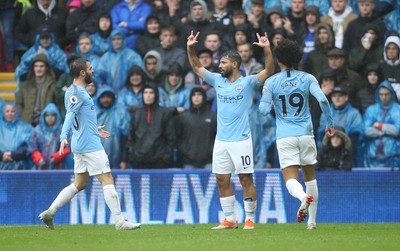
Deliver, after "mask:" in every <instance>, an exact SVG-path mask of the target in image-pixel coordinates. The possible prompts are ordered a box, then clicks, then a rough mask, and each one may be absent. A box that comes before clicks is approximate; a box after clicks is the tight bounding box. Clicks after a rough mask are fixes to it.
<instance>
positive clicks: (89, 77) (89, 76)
mask: <svg viewBox="0 0 400 251" xmlns="http://www.w3.org/2000/svg"><path fill="white" fill-rule="evenodd" d="M92 82H93V80H92V76H91V75H90V74H88V73H86V75H85V83H86V84H87V85H88V84H90V83H92Z"/></svg>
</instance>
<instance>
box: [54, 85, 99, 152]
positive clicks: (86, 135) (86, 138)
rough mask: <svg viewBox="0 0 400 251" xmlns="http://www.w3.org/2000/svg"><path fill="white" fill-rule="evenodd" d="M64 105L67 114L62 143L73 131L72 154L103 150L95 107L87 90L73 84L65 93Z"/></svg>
mask: <svg viewBox="0 0 400 251" xmlns="http://www.w3.org/2000/svg"><path fill="white" fill-rule="evenodd" d="M64 103H65V109H66V110H67V114H66V115H65V121H64V125H63V128H62V132H61V135H60V141H62V140H63V139H66V138H67V135H68V133H69V131H70V130H72V138H71V142H70V146H71V150H72V152H76V153H87V152H94V151H99V150H103V149H104V148H103V146H102V144H101V141H100V135H99V131H98V129H97V126H98V125H97V114H96V110H95V106H94V103H93V99H92V98H91V97H90V95H89V94H88V93H87V91H86V89H85V88H83V87H81V86H78V85H75V84H72V85H71V86H70V87H69V88H68V90H67V91H66V92H65V96H64Z"/></svg>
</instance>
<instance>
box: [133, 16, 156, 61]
mask: <svg viewBox="0 0 400 251" xmlns="http://www.w3.org/2000/svg"><path fill="white" fill-rule="evenodd" d="M160 28H161V24H160V19H159V18H158V17H157V16H155V15H150V16H148V17H147V19H146V24H145V30H144V34H142V35H140V36H139V37H138V39H137V40H136V47H135V50H136V51H137V52H138V53H139V54H140V56H142V57H144V56H145V55H146V53H147V52H148V51H150V50H153V49H155V48H157V47H158V46H160V42H161V40H160Z"/></svg>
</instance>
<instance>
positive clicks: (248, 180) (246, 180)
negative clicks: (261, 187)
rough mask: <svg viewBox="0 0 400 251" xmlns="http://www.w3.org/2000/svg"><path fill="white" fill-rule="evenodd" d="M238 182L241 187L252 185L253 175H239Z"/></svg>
mask: <svg viewBox="0 0 400 251" xmlns="http://www.w3.org/2000/svg"><path fill="white" fill-rule="evenodd" d="M240 184H241V185H242V187H243V188H244V189H246V188H251V187H253V186H254V183H253V177H252V176H249V175H245V176H243V177H241V178H240Z"/></svg>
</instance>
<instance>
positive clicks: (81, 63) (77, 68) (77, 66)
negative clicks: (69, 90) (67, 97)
mask: <svg viewBox="0 0 400 251" xmlns="http://www.w3.org/2000/svg"><path fill="white" fill-rule="evenodd" d="M86 62H89V61H88V60H86V59H83V58H77V59H75V60H74V61H73V62H72V63H71V66H70V74H71V76H72V77H73V78H78V77H79V73H80V72H81V71H86V70H87V65H86Z"/></svg>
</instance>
